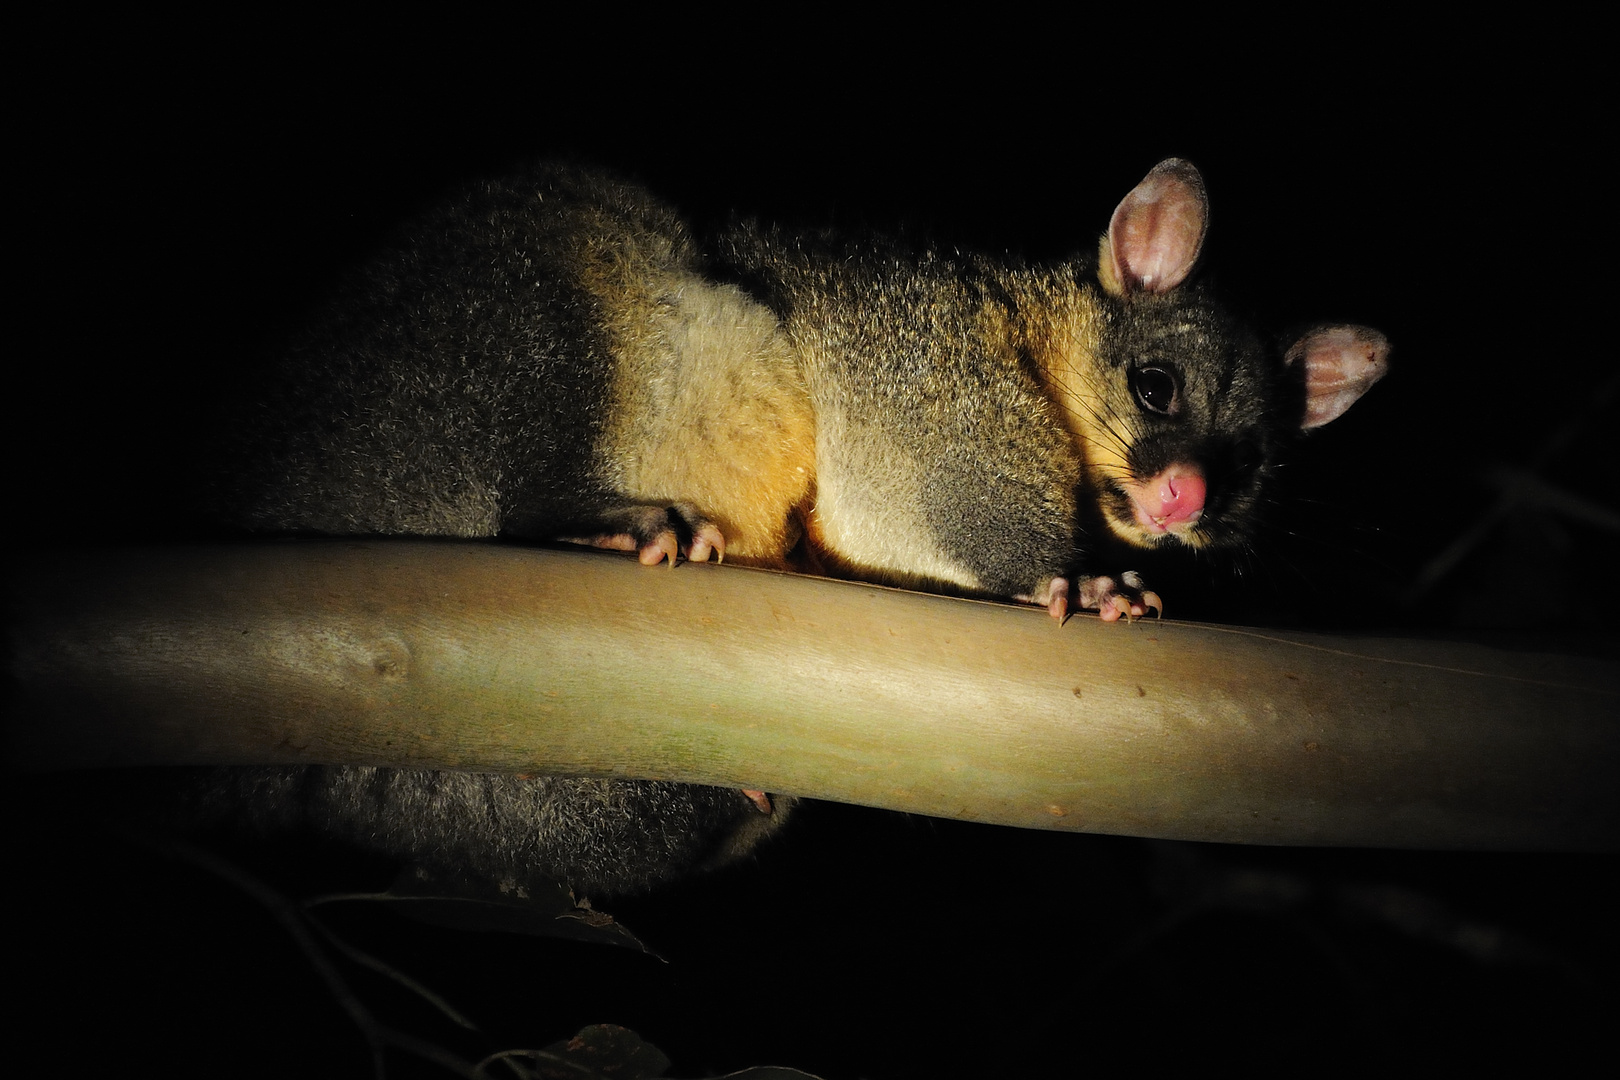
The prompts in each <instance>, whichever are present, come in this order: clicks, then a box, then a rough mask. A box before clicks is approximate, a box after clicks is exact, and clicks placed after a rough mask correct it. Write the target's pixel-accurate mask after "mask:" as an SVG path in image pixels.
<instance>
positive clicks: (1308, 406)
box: [1286, 326, 1389, 431]
mask: <svg viewBox="0 0 1620 1080" xmlns="http://www.w3.org/2000/svg"><path fill="white" fill-rule="evenodd" d="M1286 359H1287V361H1288V363H1290V364H1299V363H1303V364H1304V365H1305V419H1304V421H1303V422H1302V423H1301V424H1300V427H1302V428H1304V429H1305V430H1307V431H1308V430H1310V429H1311V428H1316V427H1321V426H1322V425H1323V424H1325V423H1327V422H1328V421H1330V420H1336V419H1338V418H1339V417H1340V416H1343V415H1344V413H1345V411H1346V410H1347V409H1349V408H1350V406H1352V405H1354V404H1355V403H1356V402H1357V401H1359V400H1360V399H1361V395H1363V394H1365V393H1366V392H1367V391H1368V390H1371V389H1372V387H1373V384H1374V383H1376V382H1377V381H1378V380H1379V379H1382V378H1383V377H1384V374H1385V372H1387V371H1388V370H1389V339H1388V338H1386V337H1385V336H1384V335H1383V334H1380V333H1379V332H1378V331H1377V330H1373V329H1371V328H1369V327H1365V326H1323V327H1318V328H1317V329H1315V330H1312V331H1311V332H1310V333H1308V334H1306V335H1305V336H1304V337H1302V338H1300V339H1299V340H1298V341H1296V342H1294V344H1293V346H1292V347H1291V348H1290V349H1289V350H1288V355H1287V357H1286Z"/></svg>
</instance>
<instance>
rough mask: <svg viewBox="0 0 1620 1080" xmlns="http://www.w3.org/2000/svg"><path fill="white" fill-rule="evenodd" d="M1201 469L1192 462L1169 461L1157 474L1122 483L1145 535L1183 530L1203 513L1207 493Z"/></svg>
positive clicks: (1195, 522)
mask: <svg viewBox="0 0 1620 1080" xmlns="http://www.w3.org/2000/svg"><path fill="white" fill-rule="evenodd" d="M1208 490H1209V488H1208V484H1206V483H1205V481H1204V473H1203V470H1202V469H1200V468H1198V466H1196V465H1189V464H1179V465H1172V466H1170V467H1169V468H1168V469H1165V470H1164V471H1163V472H1161V473H1159V474H1158V475H1157V476H1155V477H1153V478H1151V479H1149V480H1147V481H1145V482H1142V483H1137V482H1135V481H1131V482H1128V483H1126V485H1125V492H1126V494H1127V495H1129V496H1130V499H1131V507H1132V509H1133V510H1134V511H1135V514H1136V523H1137V525H1139V526H1141V527H1142V529H1143V530H1144V531H1146V532H1147V533H1148V534H1149V535H1156V534H1161V533H1167V532H1177V533H1180V532H1186V531H1187V530H1188V529H1191V528H1192V527H1193V526H1194V525H1197V524H1198V521H1199V519H1200V518H1202V517H1203V516H1204V498H1205V496H1206V495H1207V494H1208Z"/></svg>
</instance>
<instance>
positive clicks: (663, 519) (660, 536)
mask: <svg viewBox="0 0 1620 1080" xmlns="http://www.w3.org/2000/svg"><path fill="white" fill-rule="evenodd" d="M601 524H602V525H604V526H606V528H605V529H604V530H603V531H602V532H600V533H596V534H595V535H591V536H561V537H558V538H557V539H559V540H562V541H563V542H564V543H568V544H588V545H590V546H591V547H599V548H610V549H612V550H614V551H634V552H635V553H636V558H637V559H639V560H640V561H641V564H642V565H643V566H657V565H658V564H659V563H661V562H663V561H665V560H666V559H667V560H668V561H669V565H670V567H671V568H672V569H673V568H674V566H675V564H676V563H677V562H678V561H679V560H680V558H681V556H682V555H684V556H686V558H687V560H688V561H690V562H708V561H709V556H710V555H714V556H716V559H717V561H719V562H724V561H725V559H726V538H725V536H724V534H722V533H721V532H720V529H719V526H717V525H715V524H714V523H713V522H712V521H710V520H709V519H708V518H706V517H704V516H703V513H702V511H700V510H699V509H698V508H697V507H696V506H693V505H692V504H691V503H676V504H675V505H673V506H659V505H656V504H655V505H651V506H647V505H632V506H627V507H624V508H622V509H620V510H618V511H615V512H611V513H608V514H604V515H603V518H602V520H601ZM683 537H684V538H688V539H687V540H686V542H685V543H682V538H683Z"/></svg>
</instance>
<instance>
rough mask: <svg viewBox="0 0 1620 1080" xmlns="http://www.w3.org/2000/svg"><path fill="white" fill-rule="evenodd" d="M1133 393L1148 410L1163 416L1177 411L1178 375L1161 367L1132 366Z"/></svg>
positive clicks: (1130, 377) (1131, 381)
mask: <svg viewBox="0 0 1620 1080" xmlns="http://www.w3.org/2000/svg"><path fill="white" fill-rule="evenodd" d="M1129 379H1130V384H1131V393H1133V394H1135V395H1136V400H1137V402H1138V403H1139V404H1140V405H1141V406H1142V408H1144V409H1146V410H1147V411H1148V412H1152V413H1158V414H1160V415H1161V416H1170V415H1173V414H1174V413H1175V411H1176V377H1175V376H1174V375H1172V374H1170V372H1169V371H1167V370H1166V369H1164V368H1161V367H1144V368H1132V369H1131V371H1130V375H1129Z"/></svg>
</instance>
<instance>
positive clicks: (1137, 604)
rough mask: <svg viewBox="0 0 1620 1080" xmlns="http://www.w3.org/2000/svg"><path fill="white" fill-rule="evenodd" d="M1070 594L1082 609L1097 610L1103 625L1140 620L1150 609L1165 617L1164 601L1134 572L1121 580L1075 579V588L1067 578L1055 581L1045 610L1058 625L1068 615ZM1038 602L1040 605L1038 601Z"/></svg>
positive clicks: (1107, 578)
mask: <svg viewBox="0 0 1620 1080" xmlns="http://www.w3.org/2000/svg"><path fill="white" fill-rule="evenodd" d="M1071 592H1072V593H1073V594H1074V597H1075V600H1076V602H1077V604H1078V606H1079V607H1080V609H1081V610H1084V611H1095V612H1096V613H1097V614H1098V615H1099V616H1100V617H1101V618H1102V621H1103V622H1114V621H1116V620H1117V619H1119V618H1120V617H1121V616H1123V617H1124V618H1125V619H1126V621H1129V620H1131V619H1136V618H1141V617H1143V616H1145V615H1146V614H1147V613H1148V610H1149V609H1152V610H1153V611H1154V612H1156V613H1157V614H1158V616H1159V617H1160V618H1163V617H1164V601H1162V600H1160V599H1159V594H1158V593H1156V592H1154V591H1153V590H1152V589H1149V588H1148V587H1147V583H1146V582H1144V581H1143V580H1142V575H1140V574H1138V573H1137V572H1136V571H1134V570H1127V571H1125V572H1124V573H1123V574H1121V575H1119V577H1118V578H1112V577H1108V576H1106V575H1101V574H1099V575H1098V576H1096V577H1082V578H1076V579H1075V581H1074V584H1073V585H1072V587H1071V585H1070V583H1069V580H1068V579H1067V578H1053V579H1052V584H1051V585H1050V586H1049V587H1048V589H1047V599H1046V610H1047V611H1049V612H1051V613H1052V618H1054V619H1056V620H1057V621H1058V622H1059V623H1061V622H1063V620H1064V619H1066V618H1068V616H1069V596H1070V593H1071ZM1036 602H1037V603H1040V600H1039V598H1037V599H1036Z"/></svg>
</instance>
